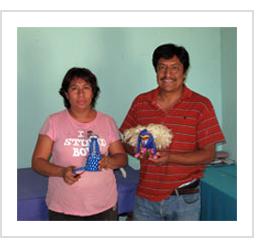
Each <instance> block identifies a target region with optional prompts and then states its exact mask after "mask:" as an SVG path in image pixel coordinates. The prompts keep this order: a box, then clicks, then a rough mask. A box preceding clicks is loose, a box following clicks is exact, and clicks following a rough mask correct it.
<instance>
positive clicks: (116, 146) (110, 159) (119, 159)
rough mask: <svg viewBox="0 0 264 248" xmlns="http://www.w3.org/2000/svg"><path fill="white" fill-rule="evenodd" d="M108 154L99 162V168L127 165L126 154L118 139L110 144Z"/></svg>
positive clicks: (115, 167)
mask: <svg viewBox="0 0 264 248" xmlns="http://www.w3.org/2000/svg"><path fill="white" fill-rule="evenodd" d="M109 154H110V155H109V156H103V158H102V159H101V161H100V162H99V167H100V169H103V168H105V169H107V168H110V169H117V168H121V167H124V166H125V165H127V154H126V152H125V149H124V147H123V145H122V143H121V141H120V140H118V141H116V142H114V143H111V144H110V146H109Z"/></svg>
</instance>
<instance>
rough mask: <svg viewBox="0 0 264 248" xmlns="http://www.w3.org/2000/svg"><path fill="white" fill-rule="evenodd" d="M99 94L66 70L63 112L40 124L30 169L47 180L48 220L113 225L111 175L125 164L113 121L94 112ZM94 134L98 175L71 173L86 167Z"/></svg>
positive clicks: (93, 84) (93, 83) (83, 72)
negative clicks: (88, 221) (106, 222)
mask: <svg viewBox="0 0 264 248" xmlns="http://www.w3.org/2000/svg"><path fill="white" fill-rule="evenodd" d="M99 92H100V89H99V87H98V85H97V80H96V77H95V75H94V74H93V73H92V72H91V71H90V70H88V69H85V68H72V69H70V70H69V71H68V72H67V73H66V75H65V77H64V79H63V81H62V85H61V89H60V91H59V93H60V95H61V96H62V97H63V98H64V105H65V107H66V109H65V110H63V111H60V112H57V113H55V114H52V115H50V116H49V117H48V119H47V120H46V121H45V123H44V125H43V127H42V129H41V131H40V134H39V137H38V141H37V144H36V147H35V150H34V153H33V156H32V168H33V170H35V171H36V172H38V173H40V174H42V175H44V176H49V183H48V192H47V196H46V203H47V206H48V209H49V219H50V220H116V219H117V211H116V207H115V206H116V202H117V190H116V181H115V176H114V173H113V169H116V168H121V167H123V166H125V165H126V164H127V155H126V153H125V151H124V149H123V146H122V143H121V141H120V137H119V133H118V129H117V126H116V124H115V122H114V120H113V119H112V118H111V117H110V116H108V115H106V114H104V113H101V112H97V111H96V110H95V108H94V106H95V103H96V99H97V97H98V95H99ZM91 133H92V134H95V135H96V137H98V144H99V149H100V153H101V154H102V159H101V160H100V162H99V171H96V172H94V171H92V172H90V171H83V172H82V173H80V174H75V173H74V171H73V169H74V168H78V167H82V166H84V165H85V163H86V159H87V155H88V153H89V149H88V146H89V143H90V140H89V136H87V134H88V135H91Z"/></svg>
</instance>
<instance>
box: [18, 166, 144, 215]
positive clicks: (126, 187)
mask: <svg viewBox="0 0 264 248" xmlns="http://www.w3.org/2000/svg"><path fill="white" fill-rule="evenodd" d="M17 172H18V173H17V220H48V209H47V206H46V202H45V197H46V193H47V185H48V177H45V176H41V175H39V174H37V173H36V172H34V171H33V170H32V169H31V168H23V169H18V170H17ZM126 173H127V177H126V178H124V177H123V176H122V174H121V172H120V170H116V171H115V176H116V180H117V191H118V203H117V207H118V214H119V215H125V214H127V213H130V212H132V211H133V208H134V201H135V194H136V187H137V184H138V180H139V173H138V171H137V170H135V169H133V168H131V167H130V166H127V167H126Z"/></svg>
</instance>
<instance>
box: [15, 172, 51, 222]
mask: <svg viewBox="0 0 264 248" xmlns="http://www.w3.org/2000/svg"><path fill="white" fill-rule="evenodd" d="M47 187H48V177H44V176H41V175H39V174H37V173H35V172H34V171H33V170H31V168H25V169H18V170H17V220H48V209H47V206H46V203H45V196H46V193H47Z"/></svg>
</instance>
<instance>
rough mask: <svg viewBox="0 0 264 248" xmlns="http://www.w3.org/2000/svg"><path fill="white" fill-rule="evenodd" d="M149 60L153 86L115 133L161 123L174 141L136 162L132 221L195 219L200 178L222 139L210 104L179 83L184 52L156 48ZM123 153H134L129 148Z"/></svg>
mask: <svg viewBox="0 0 264 248" xmlns="http://www.w3.org/2000/svg"><path fill="white" fill-rule="evenodd" d="M152 62H153V66H154V68H155V71H156V75H157V83H158V88H156V89H154V90H151V91H149V92H146V93H143V94H140V95H139V96H137V97H136V98H135V100H134V101H133V103H132V106H131V108H130V110H129V111H128V113H127V116H126V118H125V120H124V122H123V124H122V125H121V128H120V130H121V132H124V130H126V129H128V128H131V127H135V126H137V125H148V124H150V123H155V124H163V125H165V126H167V127H168V128H169V129H171V130H172V133H173V141H172V143H171V145H170V146H169V148H168V149H166V151H159V153H158V158H156V159H153V158H152V159H151V158H149V159H141V160H140V166H141V168H140V181H139V185H138V188H137V196H136V203H135V208H134V219H135V220H199V218H200V192H199V190H200V187H199V183H200V180H199V179H200V178H201V177H202V176H203V172H204V169H205V165H206V164H209V163H210V162H211V161H212V160H213V159H214V157H215V145H216V143H219V142H224V135H223V133H222V131H221V129H220V127H219V124H218V121H217V119H216V115H215V112H214V109H213V106H212V104H211V102H210V100H209V99H207V98H206V97H204V96H201V95H199V94H197V93H195V92H193V91H191V90H190V89H189V88H188V87H187V86H186V85H185V83H184V81H185V78H186V75H187V71H188V68H189V54H188V52H187V51H186V50H185V48H184V47H181V46H177V45H174V44H164V45H161V46H159V47H158V48H156V49H155V51H154V53H153V58H152ZM126 150H127V152H129V153H130V154H131V155H133V153H134V149H131V147H128V146H127V147H126Z"/></svg>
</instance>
